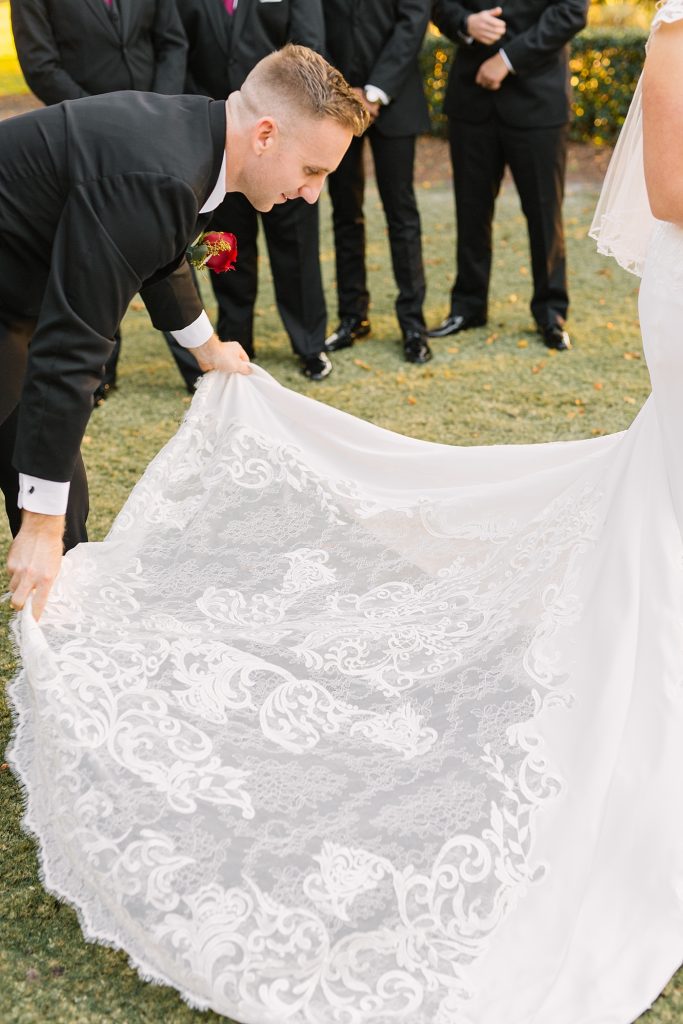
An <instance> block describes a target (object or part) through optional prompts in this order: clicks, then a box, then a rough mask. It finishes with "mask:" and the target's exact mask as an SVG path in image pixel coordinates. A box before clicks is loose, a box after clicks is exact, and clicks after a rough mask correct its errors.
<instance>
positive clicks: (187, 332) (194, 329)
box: [170, 309, 213, 348]
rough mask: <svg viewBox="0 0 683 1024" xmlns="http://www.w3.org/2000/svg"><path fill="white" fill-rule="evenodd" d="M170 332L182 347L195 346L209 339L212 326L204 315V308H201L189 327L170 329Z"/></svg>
mask: <svg viewBox="0 0 683 1024" xmlns="http://www.w3.org/2000/svg"><path fill="white" fill-rule="evenodd" d="M170 333H171V334H172V335H173V337H174V338H175V340H176V341H177V342H178V344H179V345H182V346H183V348H197V347H198V346H199V345H203V344H204V342H205V341H208V340H209V338H210V337H211V335H212V334H213V327H212V326H211V321H210V320H209V318H208V316H207V315H206V310H204V309H203V310H202V311H201V313H200V314H199V316H198V317H197V319H196V320H194V321H193V322H192V323H191V324H190V325H189V327H183V328H182V330H180V331H171V332H170Z"/></svg>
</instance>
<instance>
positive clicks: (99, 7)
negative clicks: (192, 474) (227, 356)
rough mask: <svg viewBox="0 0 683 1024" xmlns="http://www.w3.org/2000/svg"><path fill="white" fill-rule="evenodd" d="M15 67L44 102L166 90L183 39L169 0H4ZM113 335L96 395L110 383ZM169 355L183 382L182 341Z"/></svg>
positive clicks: (186, 367) (175, 73) (189, 372)
mask: <svg viewBox="0 0 683 1024" xmlns="http://www.w3.org/2000/svg"><path fill="white" fill-rule="evenodd" d="M10 2H11V11H12V30H13V33H14V40H15V43H16V48H17V55H18V57H19V63H20V65H21V70H22V71H23V73H24V78H25V79H26V81H27V82H28V85H29V86H30V88H31V89H32V90H33V92H34V93H35V94H36V96H37V97H38V99H39V100H42V102H43V103H45V104H46V105H47V106H50V105H52V104H53V103H61V102H62V100H75V99H79V98H80V97H83V96H96V95H100V94H102V93H105V92H117V91H119V90H121V89H136V90H138V89H139V90H142V91H145V92H158V93H165V94H167V95H169V96H170V95H173V94H174V93H181V92H183V90H184V83H185V65H186V58H187V41H186V39H185V33H184V32H183V27H182V25H181V23H180V18H179V17H178V12H177V10H176V6H175V0H10ZM120 347H121V338H120V335H117V337H116V339H115V345H114V348H113V350H112V353H111V355H110V357H109V359H108V360H107V365H106V367H105V372H104V376H103V378H102V382H101V384H100V385H99V387H98V389H97V395H96V400H97V401H102V400H103V399H104V398H106V396H107V393H108V392H109V391H110V390H111V388H112V387H114V386H115V384H116V370H117V365H118V360H119V352H120ZM173 356H174V358H175V360H176V363H177V364H178V369H179V370H180V373H181V374H182V376H183V379H184V380H185V384H186V386H187V387H188V389H190V390H192V389H193V386H194V382H195V380H196V377H197V365H196V363H195V361H194V359H192V357H191V356H190V355H188V354H187V353H186V352H185V351H184V349H182V348H180V347H175V346H174V348H173Z"/></svg>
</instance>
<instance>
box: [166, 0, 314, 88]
mask: <svg viewBox="0 0 683 1024" xmlns="http://www.w3.org/2000/svg"><path fill="white" fill-rule="evenodd" d="M177 4H178V11H179V13H180V17H181V20H182V23H183V27H184V29H185V33H186V35H187V38H188V41H189V47H190V49H189V53H188V58H187V86H186V88H187V91H188V92H191V93H200V94H204V95H206V96H213V97H214V99H224V98H225V97H227V96H229V95H230V93H231V92H234V91H235V90H236V89H241V88H242V84H243V82H244V79H245V78H246V77H247V75H248V74H249V72H250V71H251V69H252V68H253V67H254V65H255V64H257V63H258V62H259V61H260V60H261V59H262V58H263V57H266V56H267V55H268V54H269V53H273V51H274V50H279V49H280V48H281V47H282V46H284V45H285V43H288V42H289V43H300V44H301V45H302V46H309V47H310V48H311V49H312V50H317V51H318V52H319V53H322V52H323V50H324V35H325V28H324V23H323V13H322V4H321V0H239V3H238V4H237V7H236V9H235V12H234V14H232V15H229V14H228V13H227V12H226V11H225V7H224V5H223V3H222V0H177Z"/></svg>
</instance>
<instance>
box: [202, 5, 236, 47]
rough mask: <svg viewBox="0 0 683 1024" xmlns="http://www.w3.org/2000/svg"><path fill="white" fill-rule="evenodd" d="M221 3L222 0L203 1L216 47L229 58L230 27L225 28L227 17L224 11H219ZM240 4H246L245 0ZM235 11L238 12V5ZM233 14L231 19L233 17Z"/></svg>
mask: <svg viewBox="0 0 683 1024" xmlns="http://www.w3.org/2000/svg"><path fill="white" fill-rule="evenodd" d="M222 2H223V0H204V8H205V10H206V14H207V17H208V18H209V21H210V22H211V25H212V26H213V30H214V34H215V37H216V40H217V41H218V45H219V46H220V48H221V49H222V50H223V52H224V54H225V56H226V57H229V56H230V38H231V36H232V33H231V31H230V26H226V24H225V23H226V21H227V19H228V15H227V14H226V13H225V11H224V10H223V11H222V10H221V4H222ZM242 2H243V3H246V2H247V0H242ZM237 9H238V10H239V5H238V8H237ZM236 13H237V12H235V14H236ZM235 14H233V18H234V17H235Z"/></svg>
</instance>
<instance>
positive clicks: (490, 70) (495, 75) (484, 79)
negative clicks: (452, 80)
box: [475, 53, 510, 90]
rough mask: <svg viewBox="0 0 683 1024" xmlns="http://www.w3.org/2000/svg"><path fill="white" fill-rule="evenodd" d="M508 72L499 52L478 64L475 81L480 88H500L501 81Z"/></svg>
mask: <svg viewBox="0 0 683 1024" xmlns="http://www.w3.org/2000/svg"><path fill="white" fill-rule="evenodd" d="M509 74H510V71H509V69H508V66H507V64H506V63H505V61H504V60H503V58H502V57H501V55H500V54H499V53H496V54H494V55H493V57H489V59H488V60H485V61H484V63H483V64H480V65H479V70H478V71H477V77H476V78H475V82H476V83H477V85H480V86H481V87H482V89H493V90H495V89H500V87H501V85H502V83H503V81H504V80H505V79H506V78H507V76H508V75H509Z"/></svg>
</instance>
